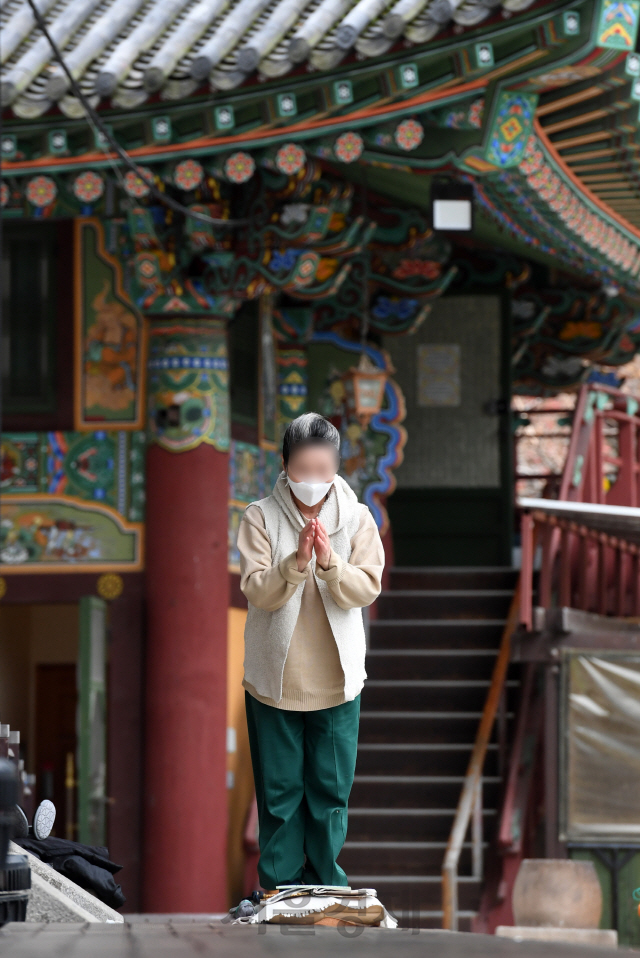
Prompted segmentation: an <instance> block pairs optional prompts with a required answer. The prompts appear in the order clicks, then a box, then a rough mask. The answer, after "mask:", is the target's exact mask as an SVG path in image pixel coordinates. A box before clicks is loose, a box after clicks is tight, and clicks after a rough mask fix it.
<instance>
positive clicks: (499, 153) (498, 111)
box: [484, 90, 538, 168]
mask: <svg viewBox="0 0 640 958" xmlns="http://www.w3.org/2000/svg"><path fill="white" fill-rule="evenodd" d="M537 103H538V97H537V95H536V94H533V93H515V92H511V91H510V90H503V92H502V93H501V94H500V98H499V99H498V103H497V105H496V108H495V111H494V114H493V123H492V124H491V130H490V132H489V136H488V141H487V144H486V147H485V154H484V158H485V160H487V161H488V162H489V163H495V165H496V166H498V167H501V168H504V167H510V166H516V165H517V164H518V163H519V162H520V160H521V159H522V157H523V156H524V151H525V148H526V145H527V140H528V138H529V136H530V134H531V132H532V130H533V120H534V117H535V112H536V105H537Z"/></svg>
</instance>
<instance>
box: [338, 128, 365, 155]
mask: <svg viewBox="0 0 640 958" xmlns="http://www.w3.org/2000/svg"><path fill="white" fill-rule="evenodd" d="M333 149H334V153H335V154H336V156H337V157H338V159H339V160H342V162H343V163H353V162H354V161H355V160H357V159H358V158H359V157H360V156H361V155H362V151H363V150H364V140H363V139H362V137H361V136H360V134H359V133H353V132H351V131H349V132H348V133H342V134H341V135H340V136H339V137H338V139H337V140H336V142H335V146H334V148H333Z"/></svg>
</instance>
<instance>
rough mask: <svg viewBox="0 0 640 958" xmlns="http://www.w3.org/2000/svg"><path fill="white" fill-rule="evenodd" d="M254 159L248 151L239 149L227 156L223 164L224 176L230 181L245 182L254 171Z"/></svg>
mask: <svg viewBox="0 0 640 958" xmlns="http://www.w3.org/2000/svg"><path fill="white" fill-rule="evenodd" d="M255 169H256V164H255V160H254V159H253V157H252V156H250V155H249V154H248V153H243V152H242V151H241V150H240V151H239V152H238V153H232V154H231V156H229V157H227V161H226V163H225V164H224V172H225V176H226V177H227V179H228V180H230V182H231V183H246V182H247V180H250V179H251V177H252V176H253V174H254V173H255Z"/></svg>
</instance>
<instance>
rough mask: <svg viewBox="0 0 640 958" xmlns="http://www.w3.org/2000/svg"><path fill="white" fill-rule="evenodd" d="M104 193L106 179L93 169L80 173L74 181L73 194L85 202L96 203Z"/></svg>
mask: <svg viewBox="0 0 640 958" xmlns="http://www.w3.org/2000/svg"><path fill="white" fill-rule="evenodd" d="M103 193H104V180H103V179H102V177H101V176H98V174H97V173H94V172H93V170H87V172H86V173H80V174H79V175H78V176H76V178H75V180H74V181H73V195H74V196H75V197H76V199H79V200H82V202H83V203H95V201H96V200H99V199H100V197H101V196H102V194H103Z"/></svg>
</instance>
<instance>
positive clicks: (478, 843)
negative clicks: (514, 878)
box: [471, 776, 483, 879]
mask: <svg viewBox="0 0 640 958" xmlns="http://www.w3.org/2000/svg"><path fill="white" fill-rule="evenodd" d="M471 841H472V848H471V856H472V857H471V867H472V874H473V877H474V878H477V879H480V878H482V868H483V854H482V776H480V777H479V778H478V783H477V785H476V794H475V797H474V800H473V817H472V820H471Z"/></svg>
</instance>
